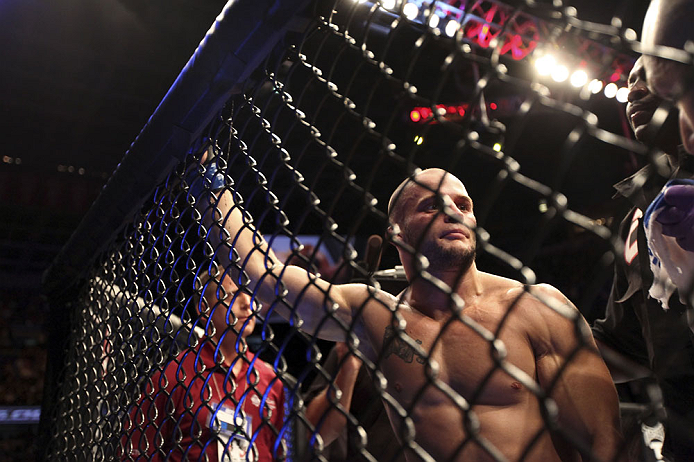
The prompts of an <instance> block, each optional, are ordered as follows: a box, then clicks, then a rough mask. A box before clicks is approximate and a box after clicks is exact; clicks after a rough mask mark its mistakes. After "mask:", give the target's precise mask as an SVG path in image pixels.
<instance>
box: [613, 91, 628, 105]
mask: <svg viewBox="0 0 694 462" xmlns="http://www.w3.org/2000/svg"><path fill="white" fill-rule="evenodd" d="M616 98H617V101H619V102H620V103H626V102H627V100H628V99H629V89H628V88H627V87H621V88H620V89H619V90H617V93H616Z"/></svg>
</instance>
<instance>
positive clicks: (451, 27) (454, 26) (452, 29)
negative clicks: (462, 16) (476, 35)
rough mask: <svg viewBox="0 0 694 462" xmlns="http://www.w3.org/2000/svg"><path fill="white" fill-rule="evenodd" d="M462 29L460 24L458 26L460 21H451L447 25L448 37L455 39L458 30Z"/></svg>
mask: <svg viewBox="0 0 694 462" xmlns="http://www.w3.org/2000/svg"><path fill="white" fill-rule="evenodd" d="M459 28H460V24H458V21H456V20H455V19H451V20H449V21H448V22H447V23H446V29H445V32H446V35H448V36H449V37H453V36H454V35H455V33H456V32H458V29H459Z"/></svg>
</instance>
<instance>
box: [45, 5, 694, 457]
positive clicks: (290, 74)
mask: <svg viewBox="0 0 694 462" xmlns="http://www.w3.org/2000/svg"><path fill="white" fill-rule="evenodd" d="M516 3H518V5H517V6H512V5H509V4H506V3H502V2H497V1H493V0H487V1H467V2H465V1H453V2H428V1H411V2H404V1H400V0H397V1H395V0H393V1H385V0H384V1H381V2H371V1H361V0H359V1H355V0H337V1H335V0H331V1H315V2H308V1H294V2H292V1H279V0H277V1H274V2H273V1H269V0H268V1H256V0H254V1H250V0H241V1H231V2H229V3H228V4H227V5H226V7H225V8H224V10H223V11H222V13H221V14H220V16H219V17H218V18H217V20H216V22H215V24H214V25H213V27H212V28H211V29H210V31H209V32H208V34H207V35H206V36H205V38H204V40H203V41H202V42H201V44H200V46H199V48H198V50H197V51H196V52H195V54H194V56H193V57H192V58H191V60H190V61H189V63H188V64H187V65H186V67H185V68H184V69H183V71H182V72H181V74H180V76H179V78H178V79H177V81H176V82H175V83H174V85H173V86H172V88H171V90H170V91H169V93H168V94H167V95H166V97H165V98H164V99H163V101H162V103H161V104H160V106H159V107H158V108H157V110H156V111H155V113H154V114H153V116H152V117H151V119H150V121H149V122H148V123H147V125H146V126H145V127H144V128H143V130H142V132H141V133H140V135H139V136H138V137H137V139H136V140H135V142H134V143H133V145H132V146H131V149H130V150H129V151H128V153H127V154H126V155H125V157H124V159H123V161H122V163H121V164H120V165H119V167H118V169H117V170H116V171H115V172H114V174H113V176H112V177H111V179H110V180H109V182H108V183H107V185H106V186H105V188H104V190H103V191H102V194H101V195H100V196H99V198H98V199H97V201H96V202H95V204H94V205H93V207H92V208H91V210H90V211H89V213H88V214H87V216H86V217H85V219H84V221H83V222H82V223H81V224H80V226H79V228H78V229H77V230H76V231H75V233H74V234H73V236H72V238H71V239H70V241H69V242H68V243H67V244H66V246H65V247H64V248H63V250H62V251H61V253H60V255H59V256H58V258H57V259H56V260H55V262H54V264H53V265H52V267H51V268H50V269H49V270H48V271H47V273H46V275H45V280H44V287H45V289H46V292H47V293H48V295H49V297H50V299H51V302H52V319H53V320H54V322H53V323H52V324H53V326H52V328H53V331H52V334H51V345H52V349H51V351H50V352H49V367H48V372H47V377H46V387H45V388H46V392H45V397H44V406H43V412H42V426H41V439H40V440H41V441H40V444H41V446H42V454H43V455H44V457H45V458H46V459H47V460H220V461H222V460H224V461H242V460H243V461H255V460H260V461H265V460H322V461H326V460H328V461H338V460H369V461H374V460H376V461H388V460H408V461H416V460H425V461H432V460H435V461H443V460H451V461H462V460H466V461H467V460H480V461H482V460H484V461H486V460H500V461H503V460H543V461H544V460H580V459H578V458H582V459H583V460H616V459H619V460H622V459H623V460H651V459H649V457H654V454H655V452H654V449H653V448H654V447H655V448H656V450H660V448H661V447H662V445H660V446H659V443H661V442H662V439H663V436H662V433H663V432H662V429H665V435H666V437H665V438H666V441H668V438H670V440H671V441H674V442H675V443H672V444H673V445H675V446H676V447H686V446H687V444H689V443H690V442H692V441H694V438H692V435H693V434H694V432H693V430H694V427H692V425H691V421H689V420H688V419H687V416H686V414H687V411H688V410H691V409H689V408H687V405H686V399H685V400H684V401H683V400H679V401H678V400H676V399H674V398H673V397H676V396H677V393H676V390H679V391H682V390H683V387H685V386H686V385H682V384H686V383H694V381H692V382H687V380H692V378H694V371H691V367H692V366H691V360H690V359H689V358H688V357H687V355H688V352H689V349H690V348H691V346H692V345H691V337H690V335H691V333H690V331H689V329H688V326H687V323H686V320H684V321H682V320H680V321H676V322H677V324H676V327H673V328H672V330H670V331H669V332H670V338H669V339H668V343H669V345H668V346H667V348H661V350H663V351H665V353H663V354H662V355H659V356H657V357H656V356H654V354H653V351H655V350H656V349H657V348H659V346H658V345H655V346H654V345H652V344H651V345H650V346H649V348H650V353H649V352H645V353H644V354H643V355H642V356H644V357H639V353H638V352H635V353H634V355H633V357H632V359H633V360H634V361H633V364H631V365H626V366H624V367H626V368H627V369H629V370H630V371H631V372H634V371H637V372H639V371H642V370H648V374H647V375H648V376H649V377H648V378H646V379H642V380H640V381H635V382H632V383H631V384H630V385H628V386H626V387H623V386H618V387H617V388H615V385H614V384H613V383H612V380H611V377H610V373H609V372H608V369H607V367H606V366H605V364H604V362H603V360H602V359H601V356H600V353H598V349H597V347H596V343H595V340H594V339H593V333H594V334H595V336H596V338H597V339H598V340H600V341H601V342H603V343H605V344H607V345H611V346H613V347H615V349H617V350H619V348H617V347H619V346H620V344H624V345H627V348H626V349H627V351H635V350H636V349H637V348H642V349H644V351H645V350H647V349H648V348H647V347H646V345H645V343H647V340H644V338H640V340H634V339H633V338H632V337H628V336H626V335H627V334H624V333H621V331H620V329H621V327H620V328H619V329H617V328H615V329H613V330H612V331H610V330H609V329H608V327H610V326H612V324H610V323H613V324H619V323H618V321H614V322H613V321H609V317H608V321H606V322H603V323H602V324H601V323H600V322H597V323H596V324H595V325H594V327H593V333H591V329H590V328H589V322H590V323H593V321H594V320H596V319H597V318H602V317H603V316H604V313H605V306H606V304H609V303H612V305H610V306H616V305H614V304H613V301H614V300H615V299H616V296H615V292H614V290H617V289H614V288H613V289H612V290H613V294H612V296H610V283H611V282H612V278H613V266H614V265H616V266H617V268H619V267H620V266H619V263H620V262H621V261H622V260H623V259H624V258H625V257H624V256H625V255H628V252H629V251H630V248H631V247H630V245H633V243H634V241H629V240H628V239H630V238H631V234H629V235H627V234H624V233H628V232H629V230H630V229H631V228H630V227H629V226H627V227H626V228H623V229H622V230H620V231H618V230H617V224H618V222H619V221H620V220H621V217H620V215H619V214H620V213H621V214H622V216H623V214H624V212H625V211H624V210H620V209H618V207H617V206H616V205H615V204H614V202H613V201H612V199H610V196H611V195H612V189H611V185H612V184H613V183H616V182H617V181H618V180H620V179H621V178H622V177H624V176H626V175H628V174H630V173H632V172H633V171H634V170H635V168H634V167H636V165H646V164H650V167H648V168H647V170H648V172H650V173H649V174H650V175H651V176H650V177H649V178H647V179H645V180H640V179H639V178H641V177H642V176H643V175H642V176H641V177H639V176H637V183H638V186H639V187H641V186H643V188H644V189H645V187H646V185H650V184H651V182H655V183H658V182H660V183H658V184H662V183H664V178H661V177H665V178H667V176H669V175H670V173H669V172H666V171H665V166H664V164H663V162H662V161H661V160H660V158H659V157H658V154H659V152H658V151H657V150H655V149H653V150H649V148H648V147H646V146H645V145H642V144H641V143H638V142H636V141H634V140H631V139H629V137H628V136H625V135H626V134H625V132H624V130H623V129H622V127H621V125H620V124H614V123H610V122H609V121H610V120H611V118H613V117H617V116H616V115H615V114H617V112H621V113H623V108H622V107H621V106H617V108H616V109H615V108H614V107H613V106H610V108H611V109H610V110H605V109H604V105H605V102H604V101H603V102H602V104H603V106H600V104H599V103H596V98H598V97H600V96H599V95H596V94H595V92H592V91H591V86H590V85H589V82H588V81H586V82H583V83H582V84H581V85H579V87H581V88H580V89H576V90H573V89H572V90H568V88H569V87H568V86H567V87H566V88H560V87H559V86H558V84H556V83H552V81H548V80H544V79H543V78H542V77H540V76H538V75H537V74H535V73H534V66H533V63H535V62H537V61H538V60H540V58H541V57H542V56H545V55H548V54H549V51H550V50H557V49H564V50H580V53H583V55H582V56H583V58H585V59H588V58H590V59H592V60H589V64H590V65H589V69H590V72H591V75H592V76H594V77H595V78H596V79H602V80H607V79H608V78H609V76H610V75H612V74H613V73H614V72H615V69H622V71H623V72H628V70H629V69H630V68H631V65H632V64H633V62H634V60H635V57H636V56H637V55H636V52H638V51H641V50H640V44H638V42H635V41H633V40H632V39H630V38H629V34H628V33H627V31H626V30H625V29H622V28H621V27H620V25H619V24H617V23H614V24H612V25H610V26H606V25H600V24H594V23H588V22H583V21H580V20H578V19H577V18H576V17H575V15H574V14H573V12H572V11H573V10H572V9H571V8H568V7H566V6H562V5H560V4H559V2H554V3H552V2H528V3H523V2H516ZM647 51H648V50H647ZM577 53H578V52H577ZM687 58H688V56H687ZM610 104H611V103H610ZM615 104H616V103H615ZM610 111H612V112H610ZM663 114H665V111H663V112H660V113H657V114H656V116H654V123H653V124H651V125H652V126H649V130H652V131H653V133H656V132H658V131H659V130H660V127H661V126H662V125H663V124H664V119H665V116H664V115H663ZM605 120H607V122H605ZM625 166H629V167H631V170H630V171H627V170H626V168H625ZM432 168H436V169H439V170H432ZM420 169H429V170H420ZM444 171H445V172H449V173H448V174H447V175H443V172H444ZM453 175H454V176H453ZM407 178H409V182H406V183H405V186H404V187H401V188H399V189H398V185H400V184H401V182H402V181H403V180H405V179H407ZM457 179H460V180H461V181H462V183H464V185H465V189H463V190H462V191H463V192H461V187H462V184H460V183H459V182H458V180H457ZM396 189H397V192H396V193H395V194H394V195H393V199H392V201H391V203H390V210H389V200H390V198H391V193H393V192H394V191H396ZM468 196H469V197H468ZM470 198H471V199H470ZM473 201H474V207H473V206H472V203H473ZM473 212H474V218H473V217H472V214H473ZM630 213H631V212H630ZM615 218H618V219H617V220H615ZM631 218H632V215H627V225H630V224H631V221H630V220H631ZM624 230H625V231H624ZM622 231H624V233H623V232H622ZM623 234H624V235H623ZM432 236H433V237H432ZM444 236H445V237H444ZM625 240H626V242H627V245H626V246H625V244H624V242H625ZM473 242H476V256H475V253H474V252H473V251H472V250H474V249H475V245H474V244H473ZM465 249H467V250H465ZM646 258H647V257H646ZM473 261H474V262H475V263H474V264H473V263H472V262H473ZM451 262H453V263H451ZM446 265H448V266H446ZM622 266H623V264H622ZM442 268H444V269H445V270H446V271H443V270H442ZM645 270H647V269H645ZM478 271H479V272H478ZM471 275H472V276H471ZM617 279H618V276H615V281H617ZM471 281H472V282H471ZM615 284H617V283H615ZM408 287H409V289H408ZM646 290H647V288H646ZM418 294H427V295H426V297H423V298H420V296H419V295H418ZM621 295H623V294H621ZM636 296H638V294H637V295H636ZM608 297H609V300H608ZM569 300H571V301H569ZM644 300H645V298H644ZM572 302H573V303H572ZM620 303H621V302H620ZM643 303H645V301H644V302H643ZM574 304H575V305H574ZM619 306H620V307H621V306H622V305H619ZM680 306H681V311H680V312H679V314H680V315H681V317H682V318H683V319H684V318H686V317H687V315H688V311H689V309H688V307H687V305H680ZM620 309H622V308H620ZM661 311H662V313H666V312H665V311H664V310H661ZM619 313H620V316H621V317H620V318H619V320H623V321H624V322H625V323H626V322H627V321H628V322H632V323H633V322H637V317H635V316H634V314H631V315H629V316H631V317H630V318H629V319H626V318H627V317H628V315H627V314H625V313H626V311H624V312H622V311H620V312H619ZM668 313H673V311H668ZM653 316H663V317H664V316H668V315H667V314H660V313H655V314H653ZM586 319H588V321H586ZM641 322H645V321H643V319H641ZM652 322H655V321H652ZM663 322H666V321H663ZM667 322H669V321H667ZM620 325H621V324H620ZM612 327H614V326H612ZM654 328H655V327H654ZM644 329H645V330H647V329H646V328H644ZM637 330H639V328H637ZM633 332H634V331H633V330H632V331H631V333H630V334H629V335H631V334H633ZM637 334H638V335H641V332H640V330H639V331H638V332H637ZM644 335H645V334H644ZM612 336H614V338H613V337H612ZM661 342H662V340H661ZM611 351H612V349H608V350H606V353H605V361H606V362H608V363H610V364H612V363H619V362H620V361H621V359H618V360H614V359H611V358H612V357H611V356H609V355H610V354H613V355H614V354H615V353H610V352H611ZM638 359H641V361H638ZM688 361H689V362H688ZM620 364H622V365H624V363H620ZM611 367H612V365H611ZM676 368H679V369H676ZM675 369H676V370H677V373H675V372H673V371H674V370H675ZM674 383H676V384H680V385H678V386H679V388H678V386H673V384H674ZM673 390H675V391H673ZM684 390H685V391H686V388H684ZM683 395H686V393H683ZM618 398H619V402H618ZM678 399H679V398H678ZM690 401H691V398H690ZM620 414H621V419H622V423H621V424H620ZM668 444H670V443H667V444H666V446H665V448H666V449H667V448H668ZM677 445H679V446H677Z"/></svg>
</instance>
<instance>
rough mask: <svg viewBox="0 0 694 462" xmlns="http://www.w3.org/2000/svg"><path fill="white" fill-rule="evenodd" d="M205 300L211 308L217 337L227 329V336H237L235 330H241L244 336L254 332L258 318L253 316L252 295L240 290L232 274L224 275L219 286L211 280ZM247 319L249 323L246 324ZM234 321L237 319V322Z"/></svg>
mask: <svg viewBox="0 0 694 462" xmlns="http://www.w3.org/2000/svg"><path fill="white" fill-rule="evenodd" d="M217 296H219V299H218V298H217ZM205 300H206V301H207V304H208V306H209V309H210V310H211V311H210V317H211V319H212V323H213V324H214V327H215V329H216V334H215V336H216V337H217V338H219V337H220V336H221V335H222V333H224V331H225V330H228V332H227V334H226V336H225V337H228V336H231V337H236V335H235V333H234V330H236V331H237V332H238V331H241V336H242V337H244V338H245V337H248V336H249V335H250V334H251V333H252V332H253V329H254V328H255V323H256V318H255V316H251V315H252V314H253V309H252V304H251V296H250V295H248V294H247V293H245V292H243V291H240V290H239V288H238V287H237V286H236V284H234V282H233V281H232V280H231V277H230V276H226V277H224V279H223V280H222V282H221V284H220V285H219V287H218V285H217V284H216V283H215V282H214V281H212V282H210V283H209V285H208V286H207V290H206V291H205ZM229 305H231V309H229ZM247 320H248V324H247V325H246V326H244V323H246V321H247ZM234 321H236V323H235V324H234ZM230 325H233V328H229V326H230ZM232 329H233V330H232Z"/></svg>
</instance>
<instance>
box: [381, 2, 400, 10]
mask: <svg viewBox="0 0 694 462" xmlns="http://www.w3.org/2000/svg"><path fill="white" fill-rule="evenodd" d="M396 3H397V0H382V1H381V7H383V8H385V9H386V10H394V9H395V5H396Z"/></svg>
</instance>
